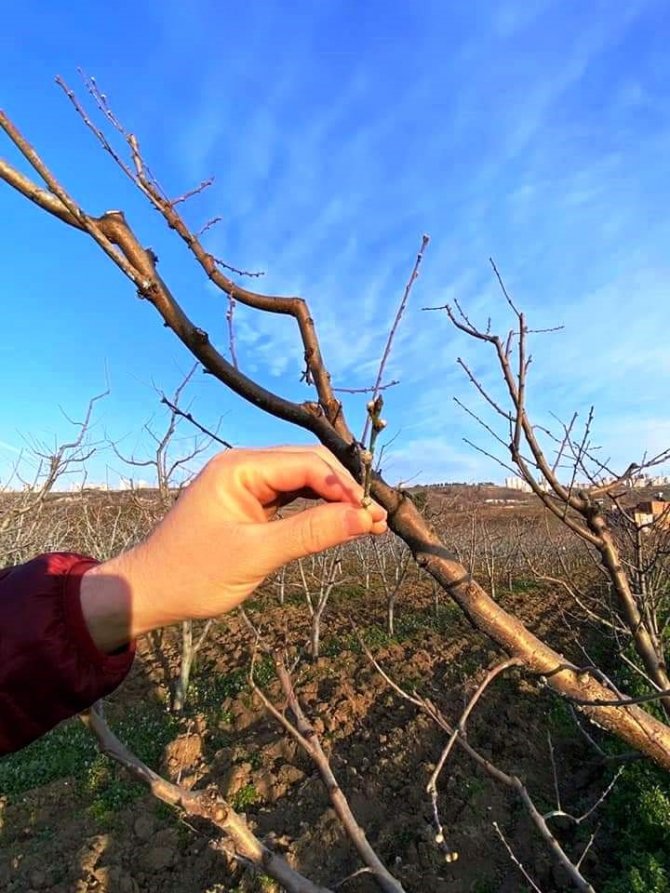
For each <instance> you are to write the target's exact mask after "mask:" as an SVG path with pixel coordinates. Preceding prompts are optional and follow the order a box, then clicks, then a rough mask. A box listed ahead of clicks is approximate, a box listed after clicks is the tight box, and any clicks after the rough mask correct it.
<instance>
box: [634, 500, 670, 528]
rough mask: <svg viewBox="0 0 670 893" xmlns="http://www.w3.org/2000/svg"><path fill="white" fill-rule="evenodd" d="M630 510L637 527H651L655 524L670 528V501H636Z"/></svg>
mask: <svg viewBox="0 0 670 893" xmlns="http://www.w3.org/2000/svg"><path fill="white" fill-rule="evenodd" d="M630 511H631V514H632V516H633V520H634V521H635V524H636V526H637V527H651V525H652V524H656V525H658V526H659V527H663V528H665V529H667V530H670V502H666V500H665V499H647V500H645V501H644V502H638V504H637V505H635V506H633V508H632V509H631V510H630Z"/></svg>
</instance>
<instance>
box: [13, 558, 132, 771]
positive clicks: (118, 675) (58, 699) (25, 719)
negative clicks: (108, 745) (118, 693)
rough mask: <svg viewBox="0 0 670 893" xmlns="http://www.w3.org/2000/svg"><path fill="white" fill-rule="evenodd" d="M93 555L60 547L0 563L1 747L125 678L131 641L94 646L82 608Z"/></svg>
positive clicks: (30, 735)
mask: <svg viewBox="0 0 670 893" xmlns="http://www.w3.org/2000/svg"><path fill="white" fill-rule="evenodd" d="M97 563H98V562H97V561H95V560H94V559H93V558H85V557H83V556H81V555H74V554H71V553H65V552H55V553H52V554H49V555H39V556H38V557H37V558H34V559H33V560H32V561H29V562H27V563H26V564H22V565H20V566H18V567H14V568H8V569H6V570H3V571H0V755H2V754H5V753H9V752H11V751H14V750H18V748H20V747H23V746H24V745H25V744H28V743H29V742H30V741H32V740H33V739H35V738H38V737H39V736H40V735H42V734H44V733H45V732H47V731H48V730H49V729H51V728H52V727H53V726H55V725H56V724H57V723H59V722H60V721H61V720H63V719H66V718H67V717H69V716H73V715H74V714H76V713H79V712H80V711H81V710H84V709H85V708H86V707H90V706H91V704H93V703H94V702H95V701H97V700H98V699H99V698H102V697H104V696H105V695H108V694H109V693H110V692H111V691H113V690H114V689H115V688H116V687H117V686H118V685H119V684H120V683H121V682H122V681H123V679H124V678H125V676H126V674H127V673H128V671H129V669H130V666H131V664H132V662H133V656H134V652H135V648H134V644H133V645H131V646H130V647H129V648H126V649H124V650H123V651H120V652H116V653H115V654H104V653H103V652H101V651H100V650H99V649H98V648H97V646H96V644H95V643H94V641H93V639H92V638H91V636H90V634H89V632H88V628H87V626H86V623H85V621H84V616H83V614H82V610H81V602H80V597H79V586H80V583H81V578H82V576H83V575H84V573H86V571H87V570H89V568H91V567H93V566H94V565H96V564H97Z"/></svg>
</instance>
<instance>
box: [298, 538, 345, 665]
mask: <svg viewBox="0 0 670 893" xmlns="http://www.w3.org/2000/svg"><path fill="white" fill-rule="evenodd" d="M305 564H306V562H305V561H303V560H300V561H298V570H299V573H300V582H301V583H302V588H303V592H304V593H305V600H306V602H307V607H308V608H309V614H310V617H311V624H310V634H309V651H310V654H311V656H312V660H315V661H316V660H318V659H319V650H320V647H321V618H322V617H323V612H324V611H325V609H326V605H327V604H328V599H329V598H330V596H331V594H332V592H333V589H335V587H336V586H337V585H338V584H341V583H342V582H343V580H342V557H341V549H331V550H330V551H328V552H323V553H322V554H321V555H315V556H313V558H312V560H311V562H310V564H311V568H310V569H309V570H308V572H307V573H305ZM308 576H309V578H310V579H309V580H308V579H307V577H308Z"/></svg>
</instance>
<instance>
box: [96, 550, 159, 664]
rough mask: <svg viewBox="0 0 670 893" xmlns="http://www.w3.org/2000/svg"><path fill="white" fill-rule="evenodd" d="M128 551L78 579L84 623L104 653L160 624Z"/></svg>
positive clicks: (135, 563) (110, 651)
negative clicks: (79, 581) (79, 580)
mask: <svg viewBox="0 0 670 893" xmlns="http://www.w3.org/2000/svg"><path fill="white" fill-rule="evenodd" d="M136 565H137V562H136V560H135V556H133V554H132V550H131V552H128V553H125V554H123V555H119V556H118V557H117V558H113V559H111V560H109V561H105V562H103V563H102V564H99V565H97V566H95V567H92V568H91V569H90V570H88V571H86V573H85V574H84V575H83V577H82V578H81V585H80V590H79V592H80V599H81V610H82V614H83V617H84V622H85V623H86V626H87V628H88V631H89V633H90V635H91V638H92V639H93V641H94V642H95V644H96V646H97V647H98V648H99V649H100V651H103V652H105V653H107V654H110V653H112V652H114V651H116V650H118V649H119V648H123V647H124V646H126V645H128V643H130V642H132V641H133V640H134V639H136V638H137V637H138V636H140V635H142V634H143V633H147V632H150V631H151V630H153V629H156V627H158V626H160V625H162V623H161V619H160V618H157V617H156V616H155V610H153V609H151V608H150V607H149V606H150V604H151V603H150V600H149V599H147V598H146V595H145V594H144V591H143V590H144V587H143V586H142V585H141V578H140V575H139V573H138V568H137V567H136Z"/></svg>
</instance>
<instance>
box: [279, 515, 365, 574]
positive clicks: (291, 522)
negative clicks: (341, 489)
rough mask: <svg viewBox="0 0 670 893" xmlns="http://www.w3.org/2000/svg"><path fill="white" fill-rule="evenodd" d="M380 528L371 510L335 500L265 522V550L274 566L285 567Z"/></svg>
mask: <svg viewBox="0 0 670 893" xmlns="http://www.w3.org/2000/svg"><path fill="white" fill-rule="evenodd" d="M376 527H378V524H376V523H375V521H374V519H373V517H372V515H371V514H370V512H369V511H368V510H367V509H364V508H359V507H356V506H354V505H350V504H347V503H343V502H331V503H327V504H325V505H318V506H315V507H314V508H311V509H307V510H306V511H303V512H300V513H299V514H296V515H293V516H292V517H290V518H284V519H282V520H281V521H274V522H272V523H271V524H267V525H264V527H263V539H264V545H265V549H264V550H265V551H266V555H267V557H268V558H269V559H270V561H271V562H272V564H273V565H274V567H281V565H283V564H286V563H287V562H288V561H293V560H295V559H297V558H304V557H305V556H306V555H312V554H314V553H315V552H322V551H323V550H324V549H330V548H331V547H333V546H339V545H340V544H341V543H345V542H347V541H348V540H353V539H356V537H359V536H362V535H363V534H365V533H372V532H373V528H376Z"/></svg>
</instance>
